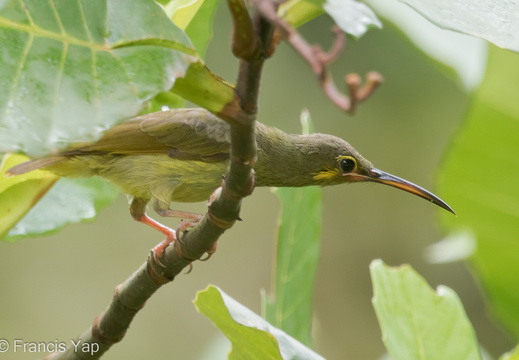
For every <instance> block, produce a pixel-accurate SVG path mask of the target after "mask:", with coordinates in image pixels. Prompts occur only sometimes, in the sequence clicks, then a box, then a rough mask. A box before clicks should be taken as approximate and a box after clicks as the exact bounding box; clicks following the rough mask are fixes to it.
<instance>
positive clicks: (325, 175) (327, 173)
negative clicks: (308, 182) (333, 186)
mask: <svg viewBox="0 0 519 360" xmlns="http://www.w3.org/2000/svg"><path fill="white" fill-rule="evenodd" d="M312 175H313V176H314V180H331V179H335V178H337V177H338V176H340V175H341V173H340V171H339V169H334V168H328V169H325V170H321V171H319V172H317V173H313V174H312Z"/></svg>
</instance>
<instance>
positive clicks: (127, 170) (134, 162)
mask: <svg viewBox="0 0 519 360" xmlns="http://www.w3.org/2000/svg"><path fill="white" fill-rule="evenodd" d="M255 131H256V142H257V148H258V152H257V162H256V164H255V166H254V171H255V185H256V186H260V187H261V186H268V187H302V186H311V185H319V186H330V185H339V184H345V183H358V182H374V183H379V184H384V185H389V186H393V187H395V188H398V189H401V190H404V191H406V192H409V193H411V194H414V195H417V196H419V197H421V198H424V199H426V200H428V201H430V202H432V203H434V204H436V205H438V206H439V207H441V208H443V209H445V210H447V211H449V212H451V213H453V214H455V213H454V210H453V209H452V208H451V207H450V206H449V205H447V203H445V202H444V201H443V200H441V199H440V198H439V197H437V196H436V195H434V194H433V193H431V192H429V191H428V190H426V189H424V188H422V187H420V186H418V185H416V184H414V183H412V182H409V181H407V180H404V179H402V178H399V177H397V176H394V175H391V174H389V173H387V172H384V171H382V170H379V169H377V168H375V167H374V166H373V164H372V163H371V162H369V161H368V160H366V159H365V158H364V157H363V156H362V155H361V154H360V153H359V152H358V151H357V150H355V148H354V147H353V146H351V145H350V144H349V143H348V142H346V141H345V140H343V139H341V138H338V137H336V136H333V135H328V134H321V133H312V134H308V135H293V134H287V133H285V132H283V131H282V130H279V129H277V128H275V127H271V126H267V125H265V124H262V123H260V122H256V123H255ZM230 149H231V136H230V126H229V124H228V123H226V122H225V121H223V120H221V119H220V118H218V117H217V116H215V115H213V114H212V113H210V112H209V111H207V110H205V109H202V108H183V109H171V110H166V111H159V112H155V113H150V114H146V115H142V116H138V117H135V118H133V119H130V120H127V121H125V122H122V123H120V124H119V125H116V126H114V127H112V128H111V129H109V130H108V131H107V132H106V133H105V134H104V135H103V136H102V137H101V138H100V139H99V140H98V141H97V142H94V143H92V144H78V145H75V146H72V147H71V149H70V150H66V151H63V152H61V153H58V154H56V155H51V156H49V157H45V158H40V159H35V160H29V161H27V162H24V163H21V164H19V165H16V166H14V167H12V168H11V169H9V170H8V171H7V174H8V175H10V176H15V175H20V174H24V173H26V172H30V171H33V170H36V169H42V170H47V171H50V172H52V173H54V174H56V175H58V176H61V177H91V176H100V177H102V178H105V179H107V180H109V181H111V182H112V183H114V184H116V185H118V186H119V187H120V188H121V189H122V191H123V192H125V193H126V194H128V195H130V196H131V197H132V200H131V203H130V214H131V216H132V217H133V219H134V220H136V221H139V222H142V223H144V224H146V225H148V226H151V227H152V228H154V229H156V230H158V231H160V232H161V233H163V234H164V235H166V240H165V242H164V243H163V244H162V245H161V246H160V247H156V248H155V250H156V251H157V252H160V251H163V250H164V248H165V247H166V246H167V245H168V244H169V243H170V242H172V241H174V240H175V239H176V237H175V231H174V230H172V229H171V228H169V227H167V226H164V225H162V224H161V223H160V222H158V221H156V220H154V219H152V218H151V217H149V216H148V215H147V213H146V208H147V205H148V204H149V203H151V205H152V206H153V209H154V210H155V212H156V213H157V214H158V215H160V216H163V217H177V218H182V219H185V220H186V221H188V222H187V224H191V225H192V223H196V222H197V221H199V220H200V219H201V215H200V214H195V213H190V212H184V211H180V210H173V209H171V208H170V204H171V202H199V201H203V200H206V199H208V198H209V196H210V195H211V194H212V193H213V192H214V190H215V189H217V188H218V187H219V186H220V185H221V181H222V176H223V175H224V174H225V172H226V170H227V168H228V165H229V157H230ZM189 221H190V222H191V223H190V222H189ZM159 255H160V254H159Z"/></svg>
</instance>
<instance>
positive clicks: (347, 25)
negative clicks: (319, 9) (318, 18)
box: [323, 0, 382, 38]
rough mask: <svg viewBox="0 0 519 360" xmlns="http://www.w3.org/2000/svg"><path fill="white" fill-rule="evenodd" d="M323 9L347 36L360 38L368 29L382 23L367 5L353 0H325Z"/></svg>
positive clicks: (380, 25) (378, 26)
mask: <svg viewBox="0 0 519 360" xmlns="http://www.w3.org/2000/svg"><path fill="white" fill-rule="evenodd" d="M323 9H324V10H325V11H326V12H327V13H328V15H330V16H331V17H332V18H333V20H334V21H335V23H336V24H337V25H338V26H339V27H340V28H341V30H342V31H344V32H345V33H347V34H350V35H352V36H354V37H356V38H360V37H361V36H362V35H364V33H365V32H366V31H368V29H369V28H372V27H376V28H382V23H381V22H380V20H379V19H378V18H377V16H376V15H375V13H374V12H373V10H371V9H370V8H369V6H368V5H366V4H364V3H361V2H358V1H354V0H326V1H325V2H324V4H323Z"/></svg>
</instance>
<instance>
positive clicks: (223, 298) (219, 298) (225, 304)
mask: <svg viewBox="0 0 519 360" xmlns="http://www.w3.org/2000/svg"><path fill="white" fill-rule="evenodd" d="M194 303H195V306H196V308H197V310H198V311H199V312H200V313H202V314H204V315H205V316H207V317H208V318H209V319H211V321H212V322H213V323H214V324H215V325H216V327H217V328H218V329H220V331H221V332H222V333H223V334H224V335H225V336H226V337H227V338H228V339H229V340H230V341H231V343H232V351H231V352H230V354H229V359H231V360H265V359H271V360H289V359H290V360H296V359H299V360H303V359H305V360H324V359H323V357H321V356H320V355H318V354H316V353H315V352H313V351H312V350H310V349H308V348H307V347H305V346H304V345H303V344H301V343H300V342H298V341H297V340H295V339H294V338H292V337H290V336H289V335H287V334H286V333H284V332H283V331H281V330H279V329H277V328H275V327H274V326H272V325H270V324H269V323H268V322H266V321H265V320H263V319H262V318H261V317H260V316H258V315H257V314H255V313H253V312H252V311H251V310H249V309H247V308H246V307H245V306H243V305H242V304H240V303H239V302H237V301H236V300H234V299H233V298H231V297H229V295H227V294H226V293H224V292H223V291H222V290H220V289H219V288H217V287H215V286H209V287H208V288H207V289H206V290H204V291H199V292H198V293H197V295H196V299H195V301H194Z"/></svg>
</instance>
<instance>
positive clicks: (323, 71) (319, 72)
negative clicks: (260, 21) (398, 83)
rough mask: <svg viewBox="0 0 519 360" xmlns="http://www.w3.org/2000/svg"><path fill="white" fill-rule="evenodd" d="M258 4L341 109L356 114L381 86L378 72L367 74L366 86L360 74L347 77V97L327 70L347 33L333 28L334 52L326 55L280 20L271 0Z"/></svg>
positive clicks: (341, 47) (343, 42) (332, 49)
mask: <svg viewBox="0 0 519 360" xmlns="http://www.w3.org/2000/svg"><path fill="white" fill-rule="evenodd" d="M255 3H256V6H257V8H258V10H259V11H260V12H261V14H262V15H263V16H264V17H265V18H267V19H268V20H269V21H270V22H271V23H272V24H274V25H275V26H276V28H277V30H278V31H279V32H280V33H281V36H282V37H283V38H284V39H285V40H286V41H287V42H288V43H289V44H290V45H292V47H293V48H294V49H295V50H296V51H297V52H298V53H299V54H301V56H302V57H303V58H304V59H305V60H306V61H307V62H308V63H309V64H310V66H311V67H312V71H313V72H314V73H315V75H316V76H317V78H318V80H319V83H320V84H321V87H322V89H323V91H324V92H325V94H326V95H327V96H328V98H329V99H330V100H331V101H332V102H333V103H334V104H335V105H337V106H338V107H339V108H341V109H342V110H344V111H346V112H348V113H350V114H353V113H355V111H356V110H357V105H358V104H359V103H361V102H363V101H364V100H366V99H367V98H368V97H369V96H371V95H372V94H373V93H374V92H375V90H376V89H377V88H378V87H379V86H380V84H381V83H382V80H383V79H382V75H380V74H379V73H377V72H370V73H368V75H367V76H366V82H365V84H362V81H361V79H360V77H359V75H357V74H350V75H347V76H346V77H345V83H346V86H347V87H348V93H349V96H346V95H345V94H343V93H342V92H341V91H339V89H337V86H336V85H335V83H334V81H333V78H332V77H331V76H330V75H329V74H328V70H327V68H326V66H327V65H329V64H331V63H332V62H334V61H335V60H336V59H337V58H338V57H339V55H340V53H341V51H342V49H343V48H344V44H345V42H346V35H345V34H344V32H342V31H341V30H340V29H339V28H338V27H337V26H335V27H334V28H333V30H332V31H333V33H334V34H335V41H334V43H333V45H332V48H331V50H330V51H329V52H325V51H323V50H322V49H321V48H320V47H319V46H311V45H310V44H308V43H307V42H306V40H305V39H304V38H303V37H302V36H301V35H300V34H299V33H298V32H297V31H296V30H295V29H294V28H293V27H292V26H290V24H288V23H287V22H286V21H284V20H283V19H282V18H280V17H279V16H278V14H277V7H276V4H274V3H273V2H272V1H271V0H255Z"/></svg>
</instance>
